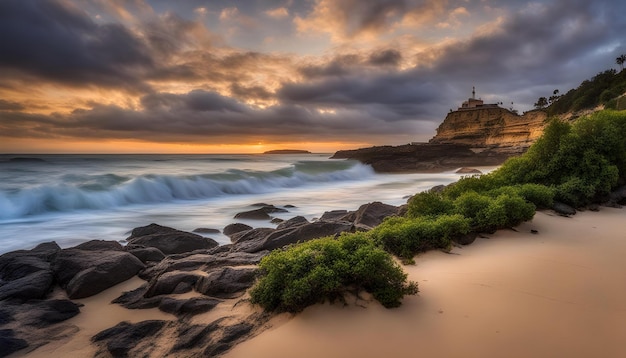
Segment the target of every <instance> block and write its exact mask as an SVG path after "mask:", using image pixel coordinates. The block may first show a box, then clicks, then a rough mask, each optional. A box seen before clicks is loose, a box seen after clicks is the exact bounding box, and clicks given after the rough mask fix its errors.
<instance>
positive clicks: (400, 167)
mask: <svg viewBox="0 0 626 358" xmlns="http://www.w3.org/2000/svg"><path fill="white" fill-rule="evenodd" d="M513 154H514V153H510V152H508V151H503V150H501V149H499V148H494V147H490V148H480V149H476V148H474V147H472V146H469V145H466V144H432V143H415V144H406V145H400V146H396V147H393V146H381V147H371V148H363V149H355V150H342V151H339V152H337V153H335V154H334V155H333V156H332V157H331V159H354V160H358V161H360V162H362V163H364V164H369V165H371V166H372V167H373V168H374V170H375V171H377V172H380V173H407V172H441V171H446V170H455V169H458V168H461V167H475V166H495V165H500V164H502V163H503V162H504V161H505V160H506V159H507V158H509V157H510V156H511V155H513Z"/></svg>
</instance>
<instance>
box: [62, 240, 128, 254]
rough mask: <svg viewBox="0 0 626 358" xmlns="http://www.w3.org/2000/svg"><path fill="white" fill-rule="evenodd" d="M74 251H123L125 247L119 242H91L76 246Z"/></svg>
mask: <svg viewBox="0 0 626 358" xmlns="http://www.w3.org/2000/svg"><path fill="white" fill-rule="evenodd" d="M73 249H78V250H87V251H122V250H124V247H123V246H122V245H121V244H120V243H119V242H117V241H107V240H91V241H87V242H83V243H82V244H80V245H76V246H74V247H73Z"/></svg>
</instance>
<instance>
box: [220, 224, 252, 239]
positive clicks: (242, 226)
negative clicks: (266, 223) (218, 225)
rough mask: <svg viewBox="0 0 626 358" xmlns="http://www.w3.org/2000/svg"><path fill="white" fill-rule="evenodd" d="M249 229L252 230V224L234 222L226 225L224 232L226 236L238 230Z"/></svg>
mask: <svg viewBox="0 0 626 358" xmlns="http://www.w3.org/2000/svg"><path fill="white" fill-rule="evenodd" d="M248 230H252V226H250V225H246V224H241V223H234V224H230V225H226V227H225V228H224V230H222V232H223V233H224V235H226V236H231V235H232V234H236V233H238V232H241V231H248Z"/></svg>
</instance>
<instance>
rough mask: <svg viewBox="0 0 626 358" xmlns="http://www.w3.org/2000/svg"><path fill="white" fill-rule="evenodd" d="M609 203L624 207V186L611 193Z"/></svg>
mask: <svg viewBox="0 0 626 358" xmlns="http://www.w3.org/2000/svg"><path fill="white" fill-rule="evenodd" d="M609 197H610V198H609V201H611V202H613V203H616V204H618V205H626V185H623V186H621V187H619V188H617V189H615V190H614V191H612V192H611V194H610V196H609Z"/></svg>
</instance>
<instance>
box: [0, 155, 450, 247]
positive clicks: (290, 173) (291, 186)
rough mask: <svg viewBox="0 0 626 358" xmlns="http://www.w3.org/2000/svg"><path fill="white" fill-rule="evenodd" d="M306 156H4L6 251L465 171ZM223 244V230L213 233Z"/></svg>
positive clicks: (331, 203)
mask: <svg viewBox="0 0 626 358" xmlns="http://www.w3.org/2000/svg"><path fill="white" fill-rule="evenodd" d="M329 156H330V155H329V154H306V155H276V154H273V155H262V154H259V155H29V156H28V157H25V156H17V155H0V253H4V252H8V251H12V250H17V249H29V248H32V247H34V246H36V245H37V244H39V243H42V242H47V241H56V242H57V243H58V244H59V245H60V246H61V247H70V246H74V245H76V244H79V243H81V242H85V241H88V240H94V239H98V240H116V241H121V242H123V240H124V239H125V238H126V237H128V235H129V233H130V231H131V230H132V229H133V228H135V227H138V226H144V225H148V224H150V223H158V224H160V225H164V226H170V227H174V228H176V229H180V230H184V231H192V230H194V229H196V228H214V229H218V230H221V229H222V228H224V226H226V225H228V224H230V223H233V222H243V223H246V224H248V225H251V226H253V227H274V226H275V225H274V224H271V223H270V222H267V221H253V220H235V219H234V218H233V217H234V215H235V214H236V213H238V212H241V211H247V210H252V209H254V207H253V206H252V205H254V204H257V203H266V204H271V205H275V206H279V207H284V206H289V208H288V210H289V212H288V213H280V214H274V215H275V216H276V217H279V218H282V219H289V218H291V217H294V216H297V215H302V216H304V217H306V218H307V219H308V220H315V218H318V217H320V216H321V215H322V214H323V213H324V212H325V211H328V210H337V209H346V210H355V209H357V208H358V207H359V206H360V205H362V204H365V203H368V202H373V201H381V202H384V203H387V204H391V205H401V204H404V203H406V200H407V197H408V196H410V195H413V194H415V193H416V192H420V191H423V190H427V189H429V188H431V187H432V186H434V185H438V184H448V183H451V182H453V181H455V180H457V179H458V178H459V175H458V174H454V172H446V173H439V174H377V173H375V172H374V170H373V169H372V168H371V167H370V166H367V165H363V164H360V163H359V162H356V161H349V160H331V159H328V157H329ZM291 206H294V207H291ZM207 236H209V237H212V238H213V239H215V240H217V241H218V242H220V243H222V244H226V243H229V239H228V237H226V236H224V235H222V234H211V235H207Z"/></svg>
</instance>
